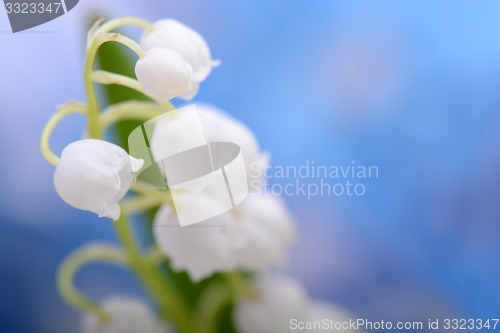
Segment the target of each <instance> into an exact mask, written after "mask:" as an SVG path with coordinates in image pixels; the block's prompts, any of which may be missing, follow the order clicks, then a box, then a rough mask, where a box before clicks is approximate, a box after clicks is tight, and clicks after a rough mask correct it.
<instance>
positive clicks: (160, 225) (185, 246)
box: [153, 195, 236, 281]
mask: <svg viewBox="0 0 500 333" xmlns="http://www.w3.org/2000/svg"><path fill="white" fill-rule="evenodd" d="M180 200H197V202H198V203H199V209H200V210H203V209H204V205H213V204H217V202H213V201H211V200H210V198H196V197H194V196H192V195H186V196H184V197H181V198H180ZM180 206H181V207H180V208H179V209H182V203H181V204H180ZM207 209H209V208H208V207H207ZM230 223H232V222H231V220H230V217H229V215H227V214H222V215H220V216H217V217H216V218H213V219H210V220H208V221H205V222H201V223H197V224H194V225H191V226H187V227H180V224H179V220H178V218H177V215H176V212H175V211H174V210H173V209H172V208H171V207H168V206H163V207H162V208H161V209H160V210H159V211H158V213H157V214H156V216H155V219H154V229H153V232H154V237H155V241H156V244H157V245H158V247H159V248H160V249H161V250H162V251H163V252H164V253H165V255H166V256H167V257H168V258H170V260H171V262H172V266H173V268H174V269H176V270H179V271H186V272H187V273H188V274H189V276H190V277H191V279H192V280H193V281H198V280H201V279H203V278H205V277H207V276H210V275H212V274H214V273H216V272H220V271H230V270H234V269H235V268H236V261H235V255H234V252H233V248H232V237H230V235H229V231H230V230H228V227H229V225H230Z"/></svg>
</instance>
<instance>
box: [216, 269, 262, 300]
mask: <svg viewBox="0 0 500 333" xmlns="http://www.w3.org/2000/svg"><path fill="white" fill-rule="evenodd" d="M223 276H224V278H225V280H226V281H227V283H228V284H229V285H230V287H231V289H233V290H234V291H235V292H236V293H239V294H241V295H244V296H245V297H248V298H255V297H258V293H257V291H256V290H255V288H253V287H252V285H251V284H250V283H249V282H248V280H247V279H246V278H245V277H244V276H243V275H242V274H241V273H240V272H238V271H236V272H228V273H224V274H223Z"/></svg>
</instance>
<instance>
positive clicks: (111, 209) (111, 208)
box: [98, 202, 121, 221]
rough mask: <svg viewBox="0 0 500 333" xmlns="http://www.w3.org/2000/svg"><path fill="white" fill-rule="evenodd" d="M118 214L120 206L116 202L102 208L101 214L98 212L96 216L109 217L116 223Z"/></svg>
mask: <svg viewBox="0 0 500 333" xmlns="http://www.w3.org/2000/svg"><path fill="white" fill-rule="evenodd" d="M120 213H121V209H120V205H119V204H118V203H116V202H110V203H108V204H107V205H106V206H105V207H104V209H103V210H102V211H101V212H99V214H98V216H99V217H109V218H110V219H112V220H113V221H116V220H118V218H120Z"/></svg>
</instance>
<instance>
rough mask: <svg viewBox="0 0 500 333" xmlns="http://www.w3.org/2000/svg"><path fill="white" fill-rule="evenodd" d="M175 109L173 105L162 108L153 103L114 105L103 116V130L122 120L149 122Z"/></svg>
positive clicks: (136, 102)
mask: <svg viewBox="0 0 500 333" xmlns="http://www.w3.org/2000/svg"><path fill="white" fill-rule="evenodd" d="M173 109H174V107H173V106H172V105H167V106H160V105H158V104H156V103H152V102H140V101H126V102H122V103H118V104H114V105H111V106H109V107H108V108H107V109H106V110H105V111H104V112H103V113H102V114H101V128H102V129H103V130H104V129H106V128H108V127H109V126H111V125H112V124H114V123H116V122H118V121H121V120H130V119H133V120H143V121H147V120H149V119H151V118H154V117H157V116H160V115H162V114H165V112H167V111H170V110H173Z"/></svg>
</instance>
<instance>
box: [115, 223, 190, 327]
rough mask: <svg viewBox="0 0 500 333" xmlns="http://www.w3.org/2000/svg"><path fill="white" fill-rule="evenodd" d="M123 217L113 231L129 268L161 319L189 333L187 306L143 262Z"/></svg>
mask: <svg viewBox="0 0 500 333" xmlns="http://www.w3.org/2000/svg"><path fill="white" fill-rule="evenodd" d="M125 215H126V214H122V215H121V216H120V218H119V219H118V221H116V222H115V229H116V232H117V234H118V237H119V238H120V240H121V242H122V243H123V245H124V247H125V251H126V252H127V255H128V257H129V259H130V265H131V267H132V268H133V269H134V270H135V272H136V274H137V275H138V276H139V277H140V278H141V280H142V281H143V282H144V284H145V286H146V288H147V289H148V291H149V292H150V294H151V296H152V297H153V298H154V299H155V300H156V302H157V304H158V305H159V306H160V310H161V313H162V317H163V318H164V319H166V318H170V319H172V320H173V321H174V322H175V323H176V324H177V326H178V328H179V329H180V330H181V331H182V332H184V333H191V332H192V328H191V323H190V321H189V316H188V308H187V305H186V304H185V303H184V300H183V299H182V297H181V295H180V294H179V293H178V292H177V290H176V289H175V288H173V286H172V285H171V284H170V283H165V278H164V277H163V276H162V275H161V274H159V272H158V271H157V270H156V267H155V266H154V265H153V264H151V263H150V262H149V261H148V260H144V257H143V256H142V254H141V251H140V250H139V248H138V247H137V245H136V242H135V239H134V236H133V233H132V232H131V230H130V227H129V224H128V221H127V219H126V217H125Z"/></svg>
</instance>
